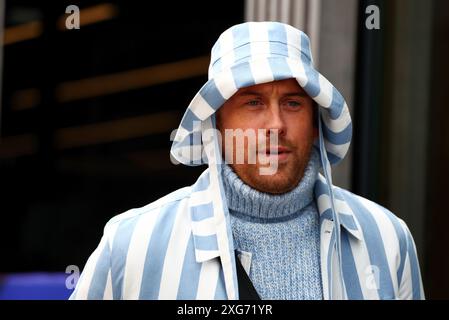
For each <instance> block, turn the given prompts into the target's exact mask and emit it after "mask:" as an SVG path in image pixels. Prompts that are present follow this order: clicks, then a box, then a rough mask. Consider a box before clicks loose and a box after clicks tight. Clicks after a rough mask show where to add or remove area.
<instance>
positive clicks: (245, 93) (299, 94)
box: [238, 91, 307, 97]
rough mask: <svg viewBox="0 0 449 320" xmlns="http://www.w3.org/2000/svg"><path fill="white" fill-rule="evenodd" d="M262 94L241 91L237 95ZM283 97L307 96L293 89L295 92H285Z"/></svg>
mask: <svg viewBox="0 0 449 320" xmlns="http://www.w3.org/2000/svg"><path fill="white" fill-rule="evenodd" d="M262 95H263V94H262V93H260V92H257V91H243V92H241V93H239V94H238V96H243V97H245V96H262ZM282 96H283V97H307V94H306V93H305V92H300V91H295V92H287V93H284V94H283V95H282Z"/></svg>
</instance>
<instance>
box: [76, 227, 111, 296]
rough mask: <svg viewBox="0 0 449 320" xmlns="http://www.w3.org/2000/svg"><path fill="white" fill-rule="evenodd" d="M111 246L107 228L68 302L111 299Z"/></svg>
mask: <svg viewBox="0 0 449 320" xmlns="http://www.w3.org/2000/svg"><path fill="white" fill-rule="evenodd" d="M112 298H113V296H112V288H111V246H110V239H109V235H108V232H107V227H105V231H104V234H103V237H102V238H101V241H100V244H99V245H98V247H97V248H96V249H95V251H94V252H93V253H92V254H91V255H90V257H89V259H88V260H87V263H86V265H85V267H84V269H83V272H82V273H81V276H80V278H79V280H78V283H77V285H76V287H75V290H74V291H73V293H72V295H71V296H70V298H69V299H70V300H86V299H93V300H101V299H112Z"/></svg>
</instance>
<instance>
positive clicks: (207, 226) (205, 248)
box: [189, 169, 363, 262]
mask: <svg viewBox="0 0 449 320" xmlns="http://www.w3.org/2000/svg"><path fill="white" fill-rule="evenodd" d="M208 171H209V169H207V170H205V171H204V172H203V174H202V175H201V176H200V177H199V178H198V180H197V182H196V183H195V184H194V185H193V186H192V193H191V195H190V199H189V211H190V212H189V214H190V218H191V223H192V236H193V243H194V247H195V257H196V261H197V262H204V261H208V260H211V259H214V258H216V257H219V256H220V252H219V250H218V240H217V225H219V224H221V223H226V224H228V226H227V229H229V230H230V221H229V213H228V212H226V213H225V220H224V221H223V220H221V219H220V220H217V218H216V217H214V215H213V212H214V210H213V201H212V199H213V195H212V194H211V190H210V189H209V188H208V180H209V172H208ZM332 187H333V190H334V197H335V205H334V208H335V210H336V211H337V214H338V216H339V220H340V221H339V222H340V227H341V228H342V230H345V231H346V232H348V233H349V234H351V235H352V236H353V237H354V238H355V239H357V240H362V239H363V237H362V234H361V229H360V224H359V222H358V220H357V218H356V216H355V215H354V213H353V211H352V210H351V208H350V206H349V205H348V204H347V202H346V201H345V200H344V197H343V195H342V194H341V192H340V189H339V188H337V187H334V186H332ZM315 202H316V204H317V208H318V212H319V214H320V222H321V223H322V222H323V221H324V220H329V221H332V222H333V217H332V205H331V200H330V196H329V194H328V192H327V184H326V180H325V179H324V177H323V176H322V175H321V174H318V177H317V180H316V182H315ZM226 207H227V206H223V208H226ZM228 234H231V233H230V232H229V233H228Z"/></svg>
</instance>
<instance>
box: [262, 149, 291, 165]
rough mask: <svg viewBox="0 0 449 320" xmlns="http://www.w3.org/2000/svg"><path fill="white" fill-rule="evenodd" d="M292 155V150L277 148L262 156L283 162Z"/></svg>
mask: <svg viewBox="0 0 449 320" xmlns="http://www.w3.org/2000/svg"><path fill="white" fill-rule="evenodd" d="M290 153H291V150H290V149H289V148H286V147H275V148H270V149H266V150H265V151H262V152H261V154H262V155H264V156H266V157H269V158H275V159H277V161H281V162H282V161H285V160H287V158H288V156H289V154H290Z"/></svg>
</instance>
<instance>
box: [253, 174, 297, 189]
mask: <svg viewBox="0 0 449 320" xmlns="http://www.w3.org/2000/svg"><path fill="white" fill-rule="evenodd" d="M299 180H300V179H298V176H297V177H295V175H293V174H288V173H287V172H278V173H276V174H274V175H271V176H261V175H258V176H257V178H256V179H255V181H254V182H255V183H254V184H253V186H252V187H253V188H255V189H257V190H259V191H262V192H265V193H272V194H282V193H287V192H289V191H291V190H293V189H294V188H295V187H296V186H297V185H298V183H299Z"/></svg>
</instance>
